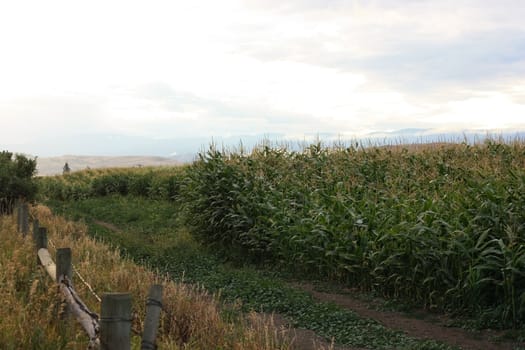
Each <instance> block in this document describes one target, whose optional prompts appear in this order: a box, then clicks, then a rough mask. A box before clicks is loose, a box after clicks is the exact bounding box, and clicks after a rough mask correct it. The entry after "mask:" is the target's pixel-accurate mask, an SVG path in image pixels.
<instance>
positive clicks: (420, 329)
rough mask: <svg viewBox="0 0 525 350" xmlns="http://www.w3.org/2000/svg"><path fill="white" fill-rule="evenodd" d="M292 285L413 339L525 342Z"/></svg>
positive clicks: (484, 347)
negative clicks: (381, 309) (372, 306)
mask: <svg viewBox="0 0 525 350" xmlns="http://www.w3.org/2000/svg"><path fill="white" fill-rule="evenodd" d="M292 286H293V287H295V288H299V289H302V290H304V291H307V292H308V293H310V294H311V295H312V296H314V297H315V298H316V299H318V300H320V301H325V302H332V303H334V304H336V305H339V306H341V307H344V308H346V309H349V310H352V311H354V312H355V313H357V314H358V315H359V316H361V317H364V318H371V319H373V320H376V321H377V322H379V323H381V324H382V325H383V326H385V327H387V328H390V329H394V330H399V331H402V332H404V333H406V334H407V335H408V336H410V337H413V338H418V339H435V340H439V341H442V342H444V343H447V344H450V345H455V346H459V347H461V348H462V349H464V350H488V349H491V350H512V349H514V348H515V347H516V346H519V345H521V346H523V345H524V344H516V343H499V342H493V341H491V338H493V337H494V336H497V335H500V333H498V332H495V331H490V330H485V331H482V332H480V333H475V334H474V333H470V332H467V331H465V330H463V329H461V328H454V327H446V326H444V325H443V322H442V320H441V322H440V320H439V319H436V320H432V321H429V320H427V319H416V318H411V317H408V316H407V315H405V314H403V313H400V312H394V311H378V310H373V309H371V308H370V305H369V304H368V303H365V302H363V301H361V300H358V299H356V298H353V297H352V296H350V295H347V294H334V293H326V292H320V291H317V290H315V288H314V286H312V285H311V284H298V283H294V284H293V285H292ZM434 322H436V323H434Z"/></svg>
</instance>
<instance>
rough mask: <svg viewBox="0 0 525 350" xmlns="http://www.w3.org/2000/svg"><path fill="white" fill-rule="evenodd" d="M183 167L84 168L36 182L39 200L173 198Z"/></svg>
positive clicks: (177, 191)
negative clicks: (115, 196)
mask: <svg viewBox="0 0 525 350" xmlns="http://www.w3.org/2000/svg"><path fill="white" fill-rule="evenodd" d="M184 169H185V168H184V167H175V168H141V169H133V168H123V169H105V170H86V171H81V172H76V173H72V174H68V175H67V176H53V177H43V178H40V179H39V181H38V185H39V187H40V193H41V194H42V199H46V198H51V199H58V200H70V199H85V198H90V197H97V196H109V195H114V194H120V195H127V194H133V195H138V196H142V197H145V198H151V199H168V200H174V199H175V198H176V197H177V196H178V193H179V188H180V183H181V181H182V176H183V174H184Z"/></svg>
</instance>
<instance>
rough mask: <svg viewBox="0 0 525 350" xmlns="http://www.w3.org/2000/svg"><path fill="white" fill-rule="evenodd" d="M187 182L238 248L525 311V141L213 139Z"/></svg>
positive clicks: (459, 300)
mask: <svg viewBox="0 0 525 350" xmlns="http://www.w3.org/2000/svg"><path fill="white" fill-rule="evenodd" d="M183 193H184V197H185V201H186V203H187V205H188V208H189V211H190V213H191V215H189V217H190V218H191V220H190V222H191V226H192V227H193V228H194V232H195V233H196V234H198V235H199V236H200V237H201V238H202V239H204V240H205V241H207V242H208V243H210V244H212V245H214V246H215V247H216V248H217V249H219V250H221V251H222V252H224V254H227V255H228V256H230V257H232V258H234V259H244V260H251V261H256V262H265V263H267V262H270V263H274V264H277V265H279V266H283V267H286V268H289V269H292V270H294V271H299V272H304V273H308V274H314V275H317V276H328V277H329V278H331V279H334V280H338V281H341V282H344V283H346V284H348V285H349V286H353V287H359V288H360V289H363V290H367V291H375V292H377V293H380V294H382V295H383V296H386V297H395V298H403V299H409V300H412V301H416V302H418V303H420V304H422V305H423V306H425V307H426V308H431V309H440V310H445V311H454V312H470V313H472V314H476V315H484V317H486V318H487V319H492V320H494V322H495V323H499V324H505V325H510V324H512V325H514V326H516V325H518V324H522V323H523V322H524V321H525V247H524V245H523V244H524V243H525V144H524V143H521V142H514V143H512V144H505V143H500V142H495V141H487V142H485V143H484V144H480V145H475V146H472V145H468V144H461V145H443V146H440V147H428V148H426V149H422V150H410V149H408V148H403V147H383V148H380V147H374V148H366V149H363V148H358V147H346V148H344V147H331V148H324V147H322V145H320V144H314V145H311V146H309V147H308V148H306V149H305V150H304V151H302V152H289V151H287V150H286V149H272V148H269V147H261V148H259V149H257V150H255V151H254V152H252V154H250V155H248V156H247V155H244V154H241V153H225V152H221V151H218V150H216V149H213V148H211V149H210V150H209V151H208V152H207V153H206V154H202V155H201V156H200V160H199V161H197V162H195V163H194V164H193V166H192V167H191V169H190V170H189V171H188V174H187V180H186V182H185V183H184V184H183Z"/></svg>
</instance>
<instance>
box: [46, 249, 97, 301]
mask: <svg viewBox="0 0 525 350" xmlns="http://www.w3.org/2000/svg"><path fill="white" fill-rule="evenodd" d="M48 242H49V244H50V245H51V247H53V249H54V250H55V251H56V249H57V247H56V245H55V243H54V242H53V240H52V239H48ZM71 267H72V268H73V272H74V273H75V275H77V277H78V278H79V279H80V281H82V283H83V284H84V285H85V286H86V287H87V289H88V290H89V291H90V292H91V294H92V295H93V296H94V297H95V299H97V300H98V302H99V303H101V302H102V299H101V298H100V297H99V296H98V294H97V293H96V292H95V290H94V289H93V287H91V285H90V284H89V283H88V282H87V281H86V280H85V279H84V277H82V275H81V274H80V273H79V272H78V270H77V268H76V267H75V265H74V264H73V263H71Z"/></svg>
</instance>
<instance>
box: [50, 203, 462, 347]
mask: <svg viewBox="0 0 525 350" xmlns="http://www.w3.org/2000/svg"><path fill="white" fill-rule="evenodd" d="M49 204H50V205H51V206H52V207H53V208H54V209H55V210H56V211H57V212H58V213H61V214H64V215H67V216H69V217H70V218H71V219H75V220H84V221H85V222H86V224H87V226H88V227H89V232H90V233H91V234H92V235H93V236H94V237H96V239H97V240H101V241H105V242H107V243H111V244H113V245H115V246H116V247H119V249H120V250H121V252H122V254H123V255H125V256H128V257H130V258H132V259H134V260H136V261H137V262H140V263H141V264H142V265H145V266H149V267H150V268H152V269H158V270H160V271H161V272H163V273H168V274H169V276H170V277H171V278H172V279H173V280H175V281H185V282H187V283H192V284H196V285H201V286H203V287H204V288H205V289H206V290H208V291H209V292H212V293H215V292H217V293H220V295H221V298H222V300H223V301H224V302H226V303H228V304H236V305H238V306H239V307H240V310H242V311H243V312H247V313H249V312H251V311H258V312H265V313H273V312H275V313H279V314H282V315H284V316H286V317H287V318H288V319H289V320H290V321H291V322H292V323H293V325H294V326H296V327H301V328H306V329H311V330H314V331H316V333H317V334H319V335H321V336H323V337H325V338H327V339H334V341H335V342H336V343H337V344H340V345H349V346H358V347H367V348H371V349H392V348H397V349H452V347H450V346H447V345H445V344H441V343H439V342H436V341H431V340H430V341H429V340H426V341H425V340H417V339H413V338H410V337H407V336H406V335H404V334H403V333H402V332H399V331H393V330H389V329H387V328H385V327H383V326H381V325H380V324H378V323H377V322H375V321H373V320H369V319H363V318H360V317H358V316H357V315H356V314H355V313H353V312H351V311H348V310H345V309H343V308H340V307H337V306H335V305H334V304H331V303H319V302H317V301H316V300H314V299H313V298H312V296H310V295H309V294H308V293H306V292H304V291H301V290H298V289H295V288H292V287H290V286H289V285H288V284H287V281H288V279H286V278H282V277H281V276H280V275H281V274H280V273H278V272H273V273H270V272H268V271H267V270H262V271H260V270H256V269H254V268H253V267H250V266H245V267H239V266H236V265H237V264H234V265H232V264H231V263H228V262H225V261H224V259H222V258H221V257H220V255H217V254H213V253H211V252H210V251H209V250H208V249H206V248H205V247H203V246H202V245H200V244H199V243H198V242H196V241H195V240H194V238H193V237H192V236H191V234H190V233H189V232H188V231H187V229H186V228H185V227H184V226H181V225H180V220H181V218H180V217H179V216H178V215H177V213H174V212H173V210H172V209H173V203H172V202H170V201H167V200H158V199H157V200H152V199H147V198H141V197H136V196H121V195H112V196H106V197H100V198H89V199H84V200H76V201H66V202H63V201H51V202H50V203H49ZM179 215H182V214H179ZM109 224H110V225H109Z"/></svg>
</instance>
